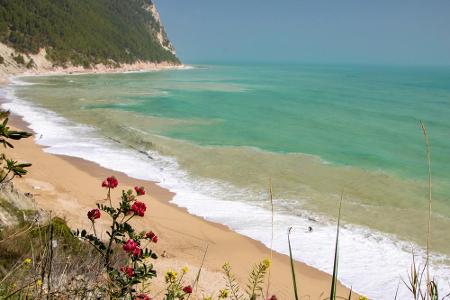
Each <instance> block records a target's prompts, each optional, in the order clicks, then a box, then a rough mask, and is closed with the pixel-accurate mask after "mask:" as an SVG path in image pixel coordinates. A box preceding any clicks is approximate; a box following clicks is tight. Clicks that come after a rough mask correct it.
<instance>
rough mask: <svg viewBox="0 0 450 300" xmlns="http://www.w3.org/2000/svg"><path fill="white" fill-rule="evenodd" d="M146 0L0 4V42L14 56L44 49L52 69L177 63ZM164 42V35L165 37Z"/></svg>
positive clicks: (9, 0) (19, 0)
mask: <svg viewBox="0 0 450 300" xmlns="http://www.w3.org/2000/svg"><path fill="white" fill-rule="evenodd" d="M151 5H153V4H152V2H151V0H0V42H2V43H4V44H7V45H9V46H11V47H13V48H14V49H16V50H17V51H19V52H23V53H33V54H35V53H38V52H39V50H40V49H42V48H45V49H46V51H47V56H48V59H50V60H51V61H52V62H53V63H54V64H55V65H66V64H67V63H68V62H71V63H72V64H73V65H83V66H85V67H88V66H91V65H94V64H98V63H104V64H109V65H111V64H120V63H133V62H136V61H151V62H172V63H179V60H178V59H177V57H176V56H175V54H174V53H172V51H170V49H169V47H167V46H168V45H169V42H168V40H164V41H163V42H161V41H160V40H159V39H158V33H161V32H162V33H164V32H163V30H162V28H161V24H160V22H159V20H157V19H156V18H155V16H154V15H153V14H152V13H151V11H150V7H151ZM164 36H165V33H164Z"/></svg>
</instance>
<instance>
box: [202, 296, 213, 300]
mask: <svg viewBox="0 0 450 300" xmlns="http://www.w3.org/2000/svg"><path fill="white" fill-rule="evenodd" d="M203 300H212V297H211V296H208V297H205V298H203Z"/></svg>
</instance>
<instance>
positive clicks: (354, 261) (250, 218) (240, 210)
mask: <svg viewBox="0 0 450 300" xmlns="http://www.w3.org/2000/svg"><path fill="white" fill-rule="evenodd" d="M19 84H20V82H19ZM4 92H6V96H7V98H8V99H9V100H10V101H11V102H8V103H5V104H3V108H5V109H9V110H11V111H12V112H14V113H16V114H18V115H21V116H22V117H23V118H24V120H25V121H26V122H28V123H29V124H30V127H31V129H33V130H34V131H35V132H36V136H35V137H36V141H37V143H39V144H41V145H44V146H47V148H46V149H45V151H47V152H49V153H53V154H63V155H69V156H74V157H79V158H83V159H86V160H89V161H93V162H96V163H98V164H100V165H101V166H103V167H105V168H109V169H111V170H115V171H121V172H124V173H126V174H127V175H129V176H131V177H134V178H137V179H143V180H152V181H157V182H159V183H160V185H161V186H163V187H165V188H167V189H170V190H171V191H173V192H175V193H176V196H175V197H174V199H173V203H175V204H177V205H179V206H181V207H185V208H187V209H188V211H189V212H190V213H192V214H195V215H198V216H202V217H204V218H205V219H207V220H211V221H214V222H218V223H221V224H224V225H227V226H229V227H230V228H231V229H232V230H234V231H236V232H238V233H240V234H243V235H245V236H248V237H251V238H253V239H255V240H258V241H261V242H262V243H264V244H265V245H267V246H270V240H271V236H270V233H271V213H270V211H269V210H268V209H267V208H266V207H265V206H264V205H263V204H262V203H257V202H254V201H251V203H248V202H243V201H242V199H249V198H252V199H254V198H255V196H254V195H249V194H248V193H249V192H248V191H245V190H240V189H237V188H235V187H233V186H230V185H228V184H226V183H224V182H220V181H217V180H212V179H205V178H198V177H194V176H191V175H190V174H189V173H188V172H187V171H185V170H182V169H181V168H180V167H179V165H178V163H177V161H176V159H174V158H172V157H166V156H162V155H160V154H159V153H157V152H154V151H149V153H148V154H149V155H150V156H151V157H152V158H153V159H150V158H149V157H148V156H146V155H144V154H142V153H139V152H138V151H135V150H132V149H129V148H126V147H125V146H123V145H120V144H118V143H116V142H113V141H111V140H109V139H107V138H103V137H101V136H100V135H99V134H98V132H97V131H96V129H95V128H93V127H89V126H85V125H80V124H75V123H73V122H70V121H69V120H67V119H65V118H63V117H61V116H59V115H57V114H56V113H54V112H51V111H49V110H46V109H44V108H41V107H39V106H37V105H34V104H32V103H30V102H27V101H24V100H21V99H18V98H16V97H15V96H14V90H13V89H11V88H8V89H5V90H4ZM247 197H248V198H247ZM261 198H262V197H261ZM276 203H279V204H280V205H279V206H285V205H286V203H288V201H284V200H283V199H277V200H276ZM281 204H283V205H281ZM276 206H277V205H276ZM295 213H296V215H291V214H288V213H286V212H277V213H276V215H275V228H274V232H275V236H274V249H275V250H276V251H278V252H280V253H284V254H287V253H288V247H287V228H288V227H290V226H293V228H294V230H293V233H292V235H291V241H292V243H293V253H294V256H295V258H296V259H297V260H300V261H303V262H305V263H306V264H308V265H311V266H313V267H315V268H318V269H320V270H323V271H325V272H327V273H331V271H332V265H333V253H334V242H335V232H336V228H335V225H334V224H331V223H329V222H326V221H319V222H313V221H311V219H310V218H309V217H311V214H310V213H308V212H305V211H298V210H296V211H295ZM313 217H314V218H315V219H317V220H323V219H324V218H323V217H321V216H313ZM308 226H312V227H313V228H314V230H313V231H312V232H307V230H306V229H307V228H308ZM339 245H340V250H339V253H340V257H339V279H340V280H341V281H342V282H343V283H344V284H346V285H347V286H352V287H353V289H354V290H355V291H357V292H359V293H363V294H366V295H368V296H369V297H370V298H371V299H372V298H373V299H392V298H393V297H394V295H395V291H396V289H397V286H398V284H399V281H400V276H402V278H403V279H405V281H407V278H406V277H407V271H408V270H409V268H410V264H411V261H412V258H411V252H410V249H411V245H410V244H409V243H407V242H402V241H398V240H396V239H395V238H394V237H392V236H389V235H387V234H382V233H377V232H373V231H371V230H369V229H367V228H362V227H358V226H348V225H347V226H344V227H343V228H342V230H341V234H340V241H339ZM413 246H414V247H415V248H418V247H417V246H415V245H413ZM418 251H419V252H418V253H419V254H421V255H420V257H423V251H422V250H418ZM420 257H418V259H417V262H418V263H423V260H422V259H420ZM443 259H447V258H446V257H440V256H438V255H433V257H432V262H433V264H432V268H431V270H432V274H433V275H434V276H435V277H436V278H437V281H438V284H439V285H440V286H443V287H445V288H447V282H449V281H450V268H449V267H448V266H446V265H444V264H441V263H440V262H442V261H443ZM300 285H301V283H300ZM324 292H325V293H326V292H327V291H324ZM407 298H410V297H409V294H408V291H407V289H406V287H405V286H404V284H403V283H401V284H400V289H399V296H398V299H407Z"/></svg>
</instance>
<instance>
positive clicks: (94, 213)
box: [87, 208, 100, 221]
mask: <svg viewBox="0 0 450 300" xmlns="http://www.w3.org/2000/svg"><path fill="white" fill-rule="evenodd" d="M87 217H88V218H89V220H91V221H94V220H95V219H98V218H100V210H99V209H97V208H94V209H92V210H90V211H88V213H87Z"/></svg>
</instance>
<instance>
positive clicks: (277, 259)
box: [11, 116, 357, 299]
mask: <svg viewBox="0 0 450 300" xmlns="http://www.w3.org/2000/svg"><path fill="white" fill-rule="evenodd" d="M11 124H13V125H14V126H16V127H19V128H25V127H27V124H26V123H25V121H23V120H22V119H21V118H20V117H19V116H13V117H12V123H11ZM24 145H26V146H25V147H24ZM23 148H27V149H26V150H24V149H23ZM44 149H45V147H42V146H40V145H38V144H36V143H35V141H34V140H25V141H23V142H22V141H21V142H19V143H17V146H16V148H15V152H14V154H15V156H17V154H19V157H17V159H23V160H26V157H34V159H33V160H32V161H31V162H32V163H33V162H34V160H37V161H38V162H39V164H44V165H46V167H44V168H42V169H43V170H47V169H48V168H49V167H50V168H51V166H49V164H51V163H55V164H57V165H59V166H60V167H61V171H58V172H59V173H64V170H68V169H70V170H71V171H73V172H74V173H76V174H77V178H76V179H77V180H76V181H77V185H76V186H74V187H72V188H69V187H67V186H65V184H64V183H62V182H60V181H61V179H63V178H66V179H68V180H69V179H71V178H67V175H64V174H59V175H57V174H48V173H49V172H50V171H49V172H42V171H40V172H37V173H36V175H37V176H36V175H35V174H34V172H30V175H27V176H26V177H24V178H23V179H19V180H17V186H19V187H20V188H21V190H22V191H24V192H27V191H29V192H31V193H33V194H35V192H36V190H33V183H34V184H36V182H39V181H40V180H42V179H44V178H45V179H46V180H44V184H43V186H45V183H48V184H50V186H53V190H52V189H51V188H50V189H49V190H48V191H46V192H45V193H44V192H42V194H46V195H45V196H44V195H41V196H38V197H37V198H38V200H37V203H38V206H39V207H42V208H44V209H52V208H53V209H55V200H56V202H61V201H62V202H61V203H59V204H60V205H59V208H60V213H62V214H63V215H64V216H65V217H66V218H68V221H69V224H70V225H71V226H72V227H74V226H81V225H83V224H87V223H86V220H84V219H85V216H84V214H81V216H80V209H81V210H82V208H85V209H86V210H87V208H88V206H87V205H88V204H92V205H93V204H94V203H95V200H90V201H88V202H87V201H86V200H82V199H80V197H81V198H83V197H82V196H83V195H84V196H86V197H87V198H90V199H102V198H101V196H100V194H101V192H102V190H101V188H100V187H99V185H98V184H97V183H99V182H100V180H101V179H102V178H103V177H105V176H107V175H116V176H117V177H118V178H119V181H120V182H121V183H123V182H124V183H125V184H126V185H127V186H132V184H142V185H144V186H145V187H147V189H148V188H149V187H150V188H149V190H150V195H154V200H155V201H153V202H152V204H150V207H149V208H150V210H151V211H152V212H153V205H154V206H155V207H157V208H158V209H157V210H156V212H155V215H154V217H156V219H155V220H157V221H149V222H148V223H150V224H151V223H154V222H155V223H159V224H158V227H160V228H164V229H162V230H160V231H159V232H158V233H159V234H160V236H161V240H166V242H168V243H169V244H167V246H166V248H171V249H174V250H173V251H172V252H173V255H174V257H175V258H176V260H175V261H180V260H181V261H186V262H188V263H189V264H191V265H193V266H195V265H197V266H198V265H199V264H200V261H199V260H200V259H201V257H202V256H203V251H204V250H203V249H204V245H205V241H208V245H209V250H208V255H207V262H206V264H205V266H206V270H207V272H212V273H211V274H215V275H211V276H212V277H214V276H216V278H220V276H219V277H217V275H218V274H219V275H220V267H221V265H222V264H223V263H224V262H226V261H229V262H230V263H231V265H232V266H233V267H234V269H235V272H236V273H237V276H238V279H239V281H240V283H241V284H242V285H245V282H246V280H245V276H246V275H247V274H248V272H249V270H250V268H251V266H252V264H254V263H256V262H257V261H258V260H262V259H264V258H266V257H268V256H269V255H270V250H269V249H268V248H267V247H266V246H265V245H263V244H262V243H261V242H259V241H256V240H254V239H251V238H248V237H244V236H243V235H240V234H238V233H236V232H234V231H231V229H229V228H228V227H227V226H225V225H222V224H219V223H214V222H211V221H207V220H205V219H204V218H201V217H197V216H194V215H191V214H189V213H188V212H187V210H186V209H185V208H181V207H178V206H176V205H175V204H172V203H170V202H169V201H170V199H171V198H172V196H173V193H171V192H170V191H167V190H165V189H164V188H161V187H159V186H158V185H157V183H155V182H148V181H142V180H135V179H132V178H130V177H129V176H127V175H125V174H123V173H119V172H114V171H110V170H108V169H105V168H103V167H100V166H99V165H97V164H96V163H93V162H89V161H86V160H83V159H80V158H74V157H69V156H63V155H53V154H48V153H45V151H44ZM16 153H17V154H16ZM21 157H22V158H21ZM39 158H41V159H40V160H39ZM75 170H76V171H75ZM55 171H56V170H55ZM36 177H37V178H39V179H35V178H36ZM79 177H81V178H82V179H81V178H79ZM86 180H88V181H89V185H88V184H87V181H86ZM85 181H86V182H85ZM96 184H97V185H96ZM85 185H86V186H89V187H90V188H88V189H87V191H81V190H82V189H83V186H85ZM61 191H62V193H61ZM75 191H76V192H75ZM61 194H62V196H63V197H61ZM75 194H76V196H75ZM92 195H97V198H93V197H92ZM39 198H41V200H39ZM52 198H53V200H52ZM55 198H56V199H55ZM61 198H68V199H71V200H67V199H66V200H64V199H61ZM74 200H75V201H74ZM71 208H72V210H71ZM55 212H57V211H55ZM167 214H168V215H170V216H171V217H169V218H168V217H167V216H166V215H167ZM170 220H172V221H173V220H186V222H187V223H188V224H189V226H185V225H183V224H172V223H173V222H171V221H170ZM144 223H145V224H146V221H145V222H144V221H142V222H139V224H138V225H141V226H143V225H144ZM195 229H200V230H199V231H198V230H195ZM183 231H188V232H189V233H187V232H184V233H183ZM168 232H170V233H168ZM199 232H201V235H200V236H199V235H198V233H199ZM180 234H181V235H183V236H184V240H183V241H184V242H180V241H176V240H179V239H180ZM165 235H167V237H168V238H165V237H164V236H165ZM193 241H195V242H193ZM171 242H172V243H173V242H175V244H176V245H173V244H171ZM163 243H164V242H163ZM186 244H187V245H189V244H190V247H188V248H186ZM188 249H189V250H188ZM237 249H240V251H241V252H240V253H237V252H238V250H237ZM169 254H170V255H172V253H169ZM175 264H176V263H175ZM289 269H290V266H289V257H288V256H286V255H283V254H279V253H276V252H274V256H273V268H272V271H271V272H272V279H271V287H272V292H273V293H274V294H276V295H277V296H278V297H279V299H289V298H291V296H292V295H291V291H292V283H291V278H290V271H289ZM159 271H160V272H161V271H163V270H159ZM296 272H297V276H298V277H299V278H298V279H299V280H298V282H299V286H300V288H299V290H300V294H301V295H310V296H311V297H313V298H314V297H315V298H317V297H319V296H320V295H322V296H323V295H326V294H327V293H328V290H329V284H330V282H331V276H330V275H329V274H327V273H325V272H322V271H319V270H317V269H315V268H313V267H310V266H308V265H306V264H304V263H302V262H296ZM206 280H208V279H206ZM210 285H211V283H208V286H210ZM348 292H349V289H348V288H346V287H344V286H342V285H341V284H340V285H339V288H338V294H340V295H342V296H347V295H348ZM354 297H355V299H356V298H357V295H356V294H354Z"/></svg>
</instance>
